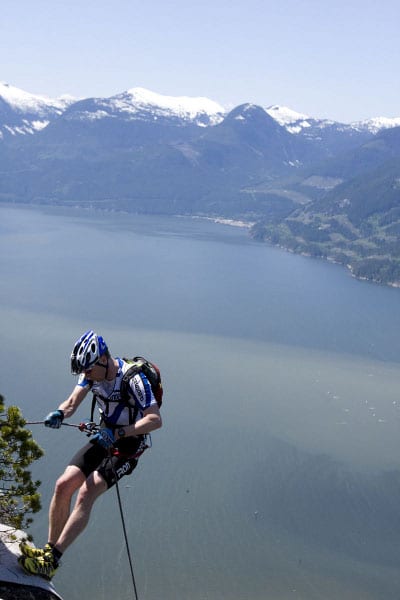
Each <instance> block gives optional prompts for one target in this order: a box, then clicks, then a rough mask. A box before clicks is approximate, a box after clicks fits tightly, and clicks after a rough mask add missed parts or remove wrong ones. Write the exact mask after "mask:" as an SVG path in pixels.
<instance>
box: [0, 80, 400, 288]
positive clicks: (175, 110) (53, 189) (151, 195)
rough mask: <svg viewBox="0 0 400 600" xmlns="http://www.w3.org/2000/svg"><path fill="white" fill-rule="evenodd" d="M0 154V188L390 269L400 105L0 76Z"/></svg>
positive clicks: (22, 198)
mask: <svg viewBox="0 0 400 600" xmlns="http://www.w3.org/2000/svg"><path fill="white" fill-rule="evenodd" d="M0 160H1V167H0V169H1V177H0V200H1V201H6V202H23V203H45V204H54V205H57V204H63V205H74V206H91V207H95V208H104V209H108V210H110V209H112V210H125V211H130V212H146V213H159V214H160V213H162V214H186V215H204V216H213V217H224V218H230V219H241V220H246V221H249V222H252V223H253V224H254V225H253V227H252V235H254V236H255V237H256V238H257V239H260V240H265V241H268V242H270V243H273V244H279V245H281V246H283V247H285V248H288V249H291V250H293V251H295V252H302V253H306V254H311V255H313V256H319V257H324V258H328V259H330V260H334V261H337V262H340V263H343V264H346V265H348V266H349V267H350V268H351V270H352V272H353V273H354V275H356V276H358V277H364V278H367V279H372V280H375V281H379V282H384V283H390V284H392V285H398V284H399V282H400V243H399V241H398V234H399V232H400V118H392V119H389V118H383V117H381V118H374V119H370V120H367V121H359V122H355V123H350V124H344V123H338V122H335V121H333V120H327V119H315V118H312V117H309V116H307V115H304V114H300V113H297V112H295V111H293V110H291V109H289V108H286V107H280V106H276V105H273V106H267V107H263V106H257V105H254V104H250V103H247V104H242V105H240V106H237V107H234V108H233V109H232V110H226V109H224V107H222V106H221V105H219V104H218V103H216V102H214V101H212V100H209V99H207V98H189V97H172V96H162V95H159V94H156V93H154V92H150V91H148V90H144V89H142V88H132V89H129V90H127V91H125V92H122V93H120V94H117V95H115V96H112V97H110V98H85V99H74V98H72V97H68V96H64V97H61V98H57V99H51V98H47V97H44V96H37V95H33V94H29V93H27V92H24V91H22V90H18V89H17V88H15V87H13V86H11V85H8V84H0Z"/></svg>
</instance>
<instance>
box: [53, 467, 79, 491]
mask: <svg viewBox="0 0 400 600" xmlns="http://www.w3.org/2000/svg"><path fill="white" fill-rule="evenodd" d="M84 479H85V476H84V475H83V473H81V472H79V473H71V472H69V471H68V469H67V470H66V471H65V472H64V473H63V474H62V475H61V477H59V478H58V479H57V481H56V485H55V490H54V493H55V495H56V496H72V494H73V493H74V492H75V491H76V490H77V489H78V488H79V487H80V485H81V484H82V481H83V480H84Z"/></svg>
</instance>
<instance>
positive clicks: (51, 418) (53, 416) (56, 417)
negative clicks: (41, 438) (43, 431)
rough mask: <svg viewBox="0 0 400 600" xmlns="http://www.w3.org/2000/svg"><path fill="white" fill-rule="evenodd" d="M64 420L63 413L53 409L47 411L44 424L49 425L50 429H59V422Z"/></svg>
mask: <svg viewBox="0 0 400 600" xmlns="http://www.w3.org/2000/svg"><path fill="white" fill-rule="evenodd" d="M63 420H64V413H63V411H62V410H53V412H51V413H49V414H48V415H47V417H46V418H45V420H44V424H45V425H46V427H51V428H52V429H59V428H60V427H61V423H62V422H63Z"/></svg>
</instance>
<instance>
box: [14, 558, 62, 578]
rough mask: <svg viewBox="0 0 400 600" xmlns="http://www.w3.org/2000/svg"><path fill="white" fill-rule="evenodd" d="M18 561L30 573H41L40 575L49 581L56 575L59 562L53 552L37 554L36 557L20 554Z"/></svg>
mask: <svg viewBox="0 0 400 600" xmlns="http://www.w3.org/2000/svg"><path fill="white" fill-rule="evenodd" d="M18 562H19V564H20V565H21V567H22V568H23V569H24V571H26V572H27V573H29V575H39V577H43V579H47V581H50V579H52V577H54V575H55V573H56V571H57V569H58V562H57V561H56V559H55V558H54V556H53V555H52V554H51V553H49V554H43V556H37V557H36V558H30V557H29V556H20V557H19V559H18Z"/></svg>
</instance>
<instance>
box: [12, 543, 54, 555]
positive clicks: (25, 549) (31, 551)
mask: <svg viewBox="0 0 400 600" xmlns="http://www.w3.org/2000/svg"><path fill="white" fill-rule="evenodd" d="M19 549H20V550H21V552H22V554H23V555H24V556H28V557H29V558H37V557H38V556H43V555H44V554H48V553H49V552H50V553H51V546H50V545H49V544H46V545H45V546H44V547H43V548H35V547H34V546H31V545H30V544H27V543H26V542H21V543H20V545H19Z"/></svg>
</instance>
